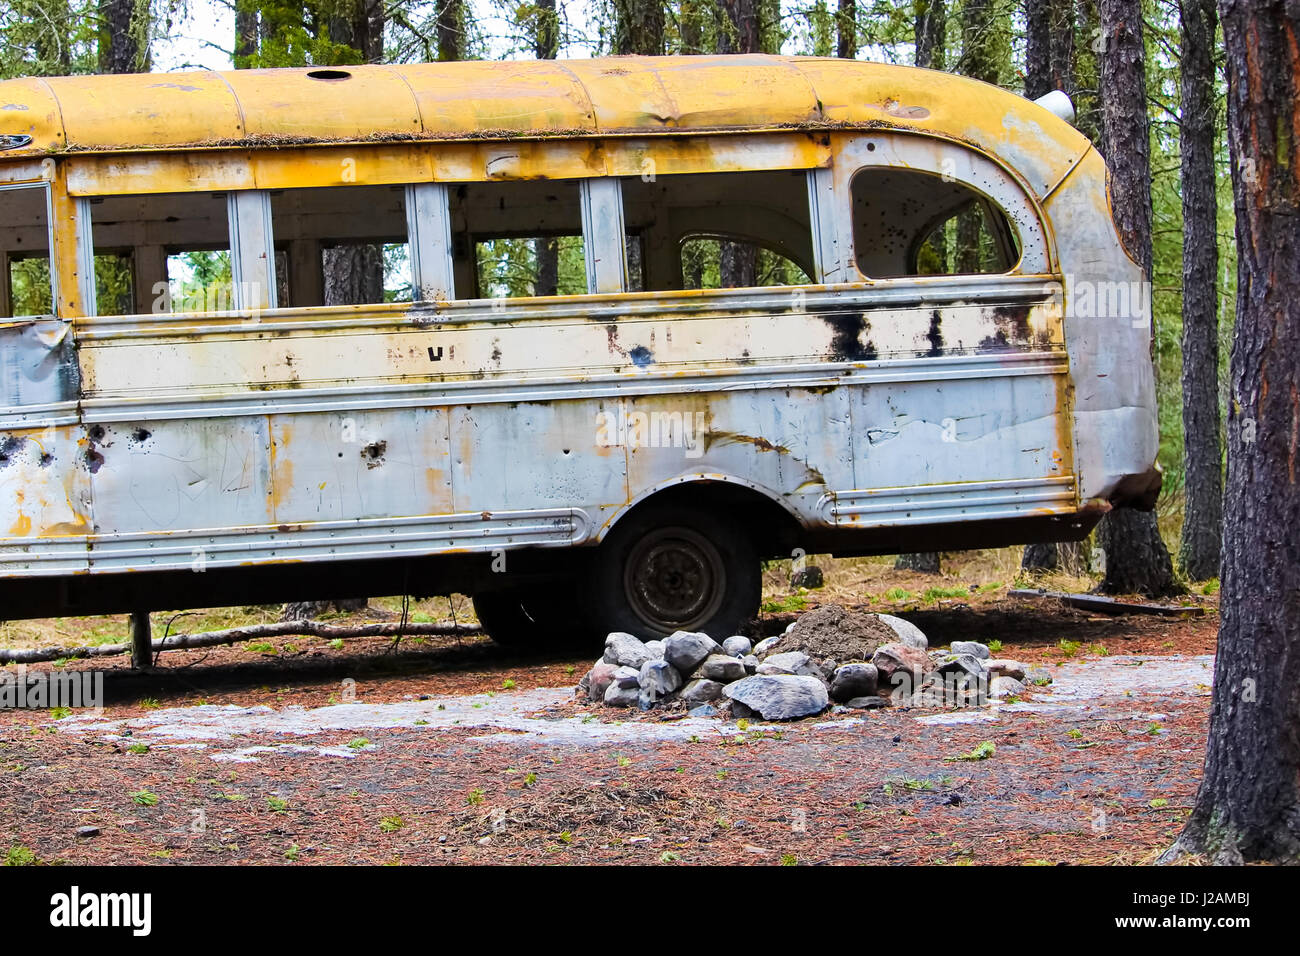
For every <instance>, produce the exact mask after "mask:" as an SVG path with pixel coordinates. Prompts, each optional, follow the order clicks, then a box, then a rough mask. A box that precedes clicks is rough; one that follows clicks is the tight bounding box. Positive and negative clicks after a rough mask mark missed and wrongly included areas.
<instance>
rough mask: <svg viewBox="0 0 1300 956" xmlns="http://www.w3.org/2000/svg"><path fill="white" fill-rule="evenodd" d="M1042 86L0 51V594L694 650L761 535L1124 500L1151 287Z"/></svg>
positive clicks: (748, 602) (1142, 382) (1062, 511)
mask: <svg viewBox="0 0 1300 956" xmlns="http://www.w3.org/2000/svg"><path fill="white" fill-rule="evenodd" d="M1060 96H1063V94H1061V95H1060ZM1058 98H1059V97H1058ZM1066 106H1067V107H1068V101H1067V102H1066ZM1057 113H1062V114H1065V113H1067V110H1066V109H1061V108H1059V107H1058V109H1057V110H1056V112H1053V111H1052V110H1049V109H1048V108H1046V107H1045V106H1041V105H1037V104H1035V103H1033V102H1030V101H1028V100H1025V99H1023V98H1021V97H1018V96H1015V95H1013V94H1011V93H1008V92H1005V91H1002V90H999V89H996V88H994V87H991V86H988V85H985V84H981V83H978V82H975V81H972V80H968V79H964V78H959V77H955V76H949V75H945V74H941V73H933V72H929V71H924V70H915V69H911V68H904V67H892V66H882V65H875V64H868V63H856V62H849V61H843V60H828V59H814V58H787V57H767V56H733V57H682V58H677V57H664V58H637V57H627V58H615V59H604V60H601V59H596V60H586V61H573V62H565V61H554V62H547V61H542V62H491V63H489V62H469V63H448V64H430V65H414V66H375V67H348V68H346V69H330V70H310V69H304V70H275V71H244V72H231V73H213V72H199V73H179V74H167V75H140V76H119V77H75V78H59V79H25V80H21V79H20V80H12V81H7V82H4V83H0V137H2V138H0V263H2V266H0V268H3V276H4V282H3V283H2V284H0V315H5V316H9V317H8V318H3V319H0V370H2V371H3V385H2V388H0V615H4V616H7V617H20V616H34V615H49V614H78V613H100V612H110V611H126V610H138V609H148V608H161V607H174V606H194V605H205V606H206V605H213V604H219V603H232V604H233V603H249V602H272V601H283V600H289V599H305V598H313V597H314V598H337V597H344V596H362V595H374V594H393V593H399V592H407V593H415V594H438V593H450V592H451V591H453V590H455V591H458V592H465V593H470V594H472V595H473V596H474V602H475V606H476V608H477V610H478V612H479V615H480V618H481V619H482V620H483V622H484V623H485V625H486V627H487V628H488V630H489V631H490V632H491V634H492V636H493V637H495V638H497V639H498V640H502V641H511V640H524V639H530V638H538V637H543V636H546V635H548V634H554V633H556V632H557V631H558V630H564V629H567V630H569V631H573V630H576V629H580V628H590V629H592V630H614V629H618V630H627V631H631V632H634V633H638V634H641V635H643V636H649V635H655V634H660V635H661V634H665V633H668V632H671V631H673V630H675V629H678V628H685V629H696V630H705V631H708V632H710V633H711V634H714V635H715V636H717V637H719V638H721V637H724V636H726V635H727V634H728V633H731V632H733V631H734V630H736V629H737V628H739V627H740V626H741V625H742V624H743V622H744V621H745V620H746V619H748V618H749V617H750V616H751V615H752V614H753V613H754V612H755V610H756V608H757V603H758V599H759V571H760V562H761V561H762V560H763V559H765V558H770V557H775V556H788V555H790V554H791V553H792V549H796V548H802V549H804V550H805V551H807V552H809V553H821V552H832V553H836V554H873V553H876V554H881V553H896V552H899V551H917V550H935V549H954V548H971V547H988V546H998V545H1005V544H1012V543H1021V542H1029V541H1035V540H1065V539H1077V538H1080V537H1082V536H1083V535H1085V534H1086V533H1087V532H1088V530H1089V529H1090V528H1091V527H1092V526H1093V525H1094V524H1095V523H1096V521H1097V520H1098V519H1099V517H1100V516H1101V515H1102V514H1103V513H1105V512H1106V511H1107V510H1109V509H1110V508H1111V507H1114V506H1125V505H1127V506H1139V507H1143V506H1144V507H1150V505H1151V504H1152V502H1153V500H1154V495H1155V493H1156V492H1157V491H1158V487H1159V479H1158V472H1156V471H1155V470H1154V467H1153V461H1154V459H1155V454H1156V425H1155V414H1154V390H1153V382H1152V369H1151V363H1150V361H1149V357H1148V356H1149V348H1150V336H1151V329H1150V317H1149V314H1148V312H1147V308H1146V304H1145V303H1146V297H1145V294H1144V292H1143V287H1142V284H1141V275H1140V271H1139V269H1138V267H1137V266H1136V265H1134V263H1133V261H1132V260H1131V259H1130V257H1129V256H1128V255H1127V254H1126V252H1125V250H1124V249H1123V248H1122V246H1121V243H1120V240H1119V238H1118V237H1117V235H1116V230H1115V227H1114V224H1113V221H1112V217H1111V212H1110V208H1109V205H1108V199H1107V186H1106V168H1105V165H1104V164H1103V162H1102V159H1101V157H1100V156H1099V155H1098V153H1097V152H1096V151H1095V150H1094V149H1093V148H1092V147H1091V146H1090V144H1089V142H1088V140H1087V139H1086V138H1085V137H1083V136H1082V135H1080V134H1079V133H1078V132H1077V131H1076V130H1075V129H1073V128H1072V127H1071V126H1070V124H1069V123H1068V122H1067V121H1066V118H1063V116H1060V115H1057Z"/></svg>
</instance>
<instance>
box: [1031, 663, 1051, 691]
mask: <svg viewBox="0 0 1300 956" xmlns="http://www.w3.org/2000/svg"><path fill="white" fill-rule="evenodd" d="M1051 682H1052V672H1051V671H1049V670H1048V669H1047V668H1046V667H1029V668H1026V669H1025V683H1027V684H1034V685H1035V686H1038V687H1045V686H1047V685H1048V684H1050V683H1051Z"/></svg>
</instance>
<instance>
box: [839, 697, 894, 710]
mask: <svg viewBox="0 0 1300 956" xmlns="http://www.w3.org/2000/svg"><path fill="white" fill-rule="evenodd" d="M844 706H845V707H850V708H852V709H853V710H875V709H877V708H878V707H888V706H889V698H888V697H876V696H875V695H872V696H870V697H854V698H852V699H851V700H846V701H845V702H844Z"/></svg>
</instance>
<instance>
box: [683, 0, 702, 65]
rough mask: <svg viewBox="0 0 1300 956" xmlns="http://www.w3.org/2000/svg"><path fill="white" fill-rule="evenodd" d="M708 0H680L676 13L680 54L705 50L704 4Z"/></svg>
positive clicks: (698, 52) (695, 53)
mask: <svg viewBox="0 0 1300 956" xmlns="http://www.w3.org/2000/svg"><path fill="white" fill-rule="evenodd" d="M708 2H709V0H682V2H681V5H680V6H679V7H678V14H677V35H678V37H679V38H680V42H681V49H680V50H678V52H679V53H682V54H692V55H697V54H700V53H705V52H707V51H706V49H705V45H704V42H705V41H704V6H705V4H706V3H708Z"/></svg>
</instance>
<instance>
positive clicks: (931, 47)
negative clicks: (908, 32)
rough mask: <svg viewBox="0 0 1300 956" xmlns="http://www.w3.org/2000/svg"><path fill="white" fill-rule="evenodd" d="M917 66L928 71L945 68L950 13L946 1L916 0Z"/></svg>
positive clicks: (915, 34)
mask: <svg viewBox="0 0 1300 956" xmlns="http://www.w3.org/2000/svg"><path fill="white" fill-rule="evenodd" d="M915 10H916V28H915V33H914V36H915V39H916V58H915V60H914V62H915V63H916V65H917V66H920V67H924V68H926V69H928V70H942V69H943V68H944V44H945V43H947V39H948V11H947V10H946V9H945V7H944V0H916V6H915Z"/></svg>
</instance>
